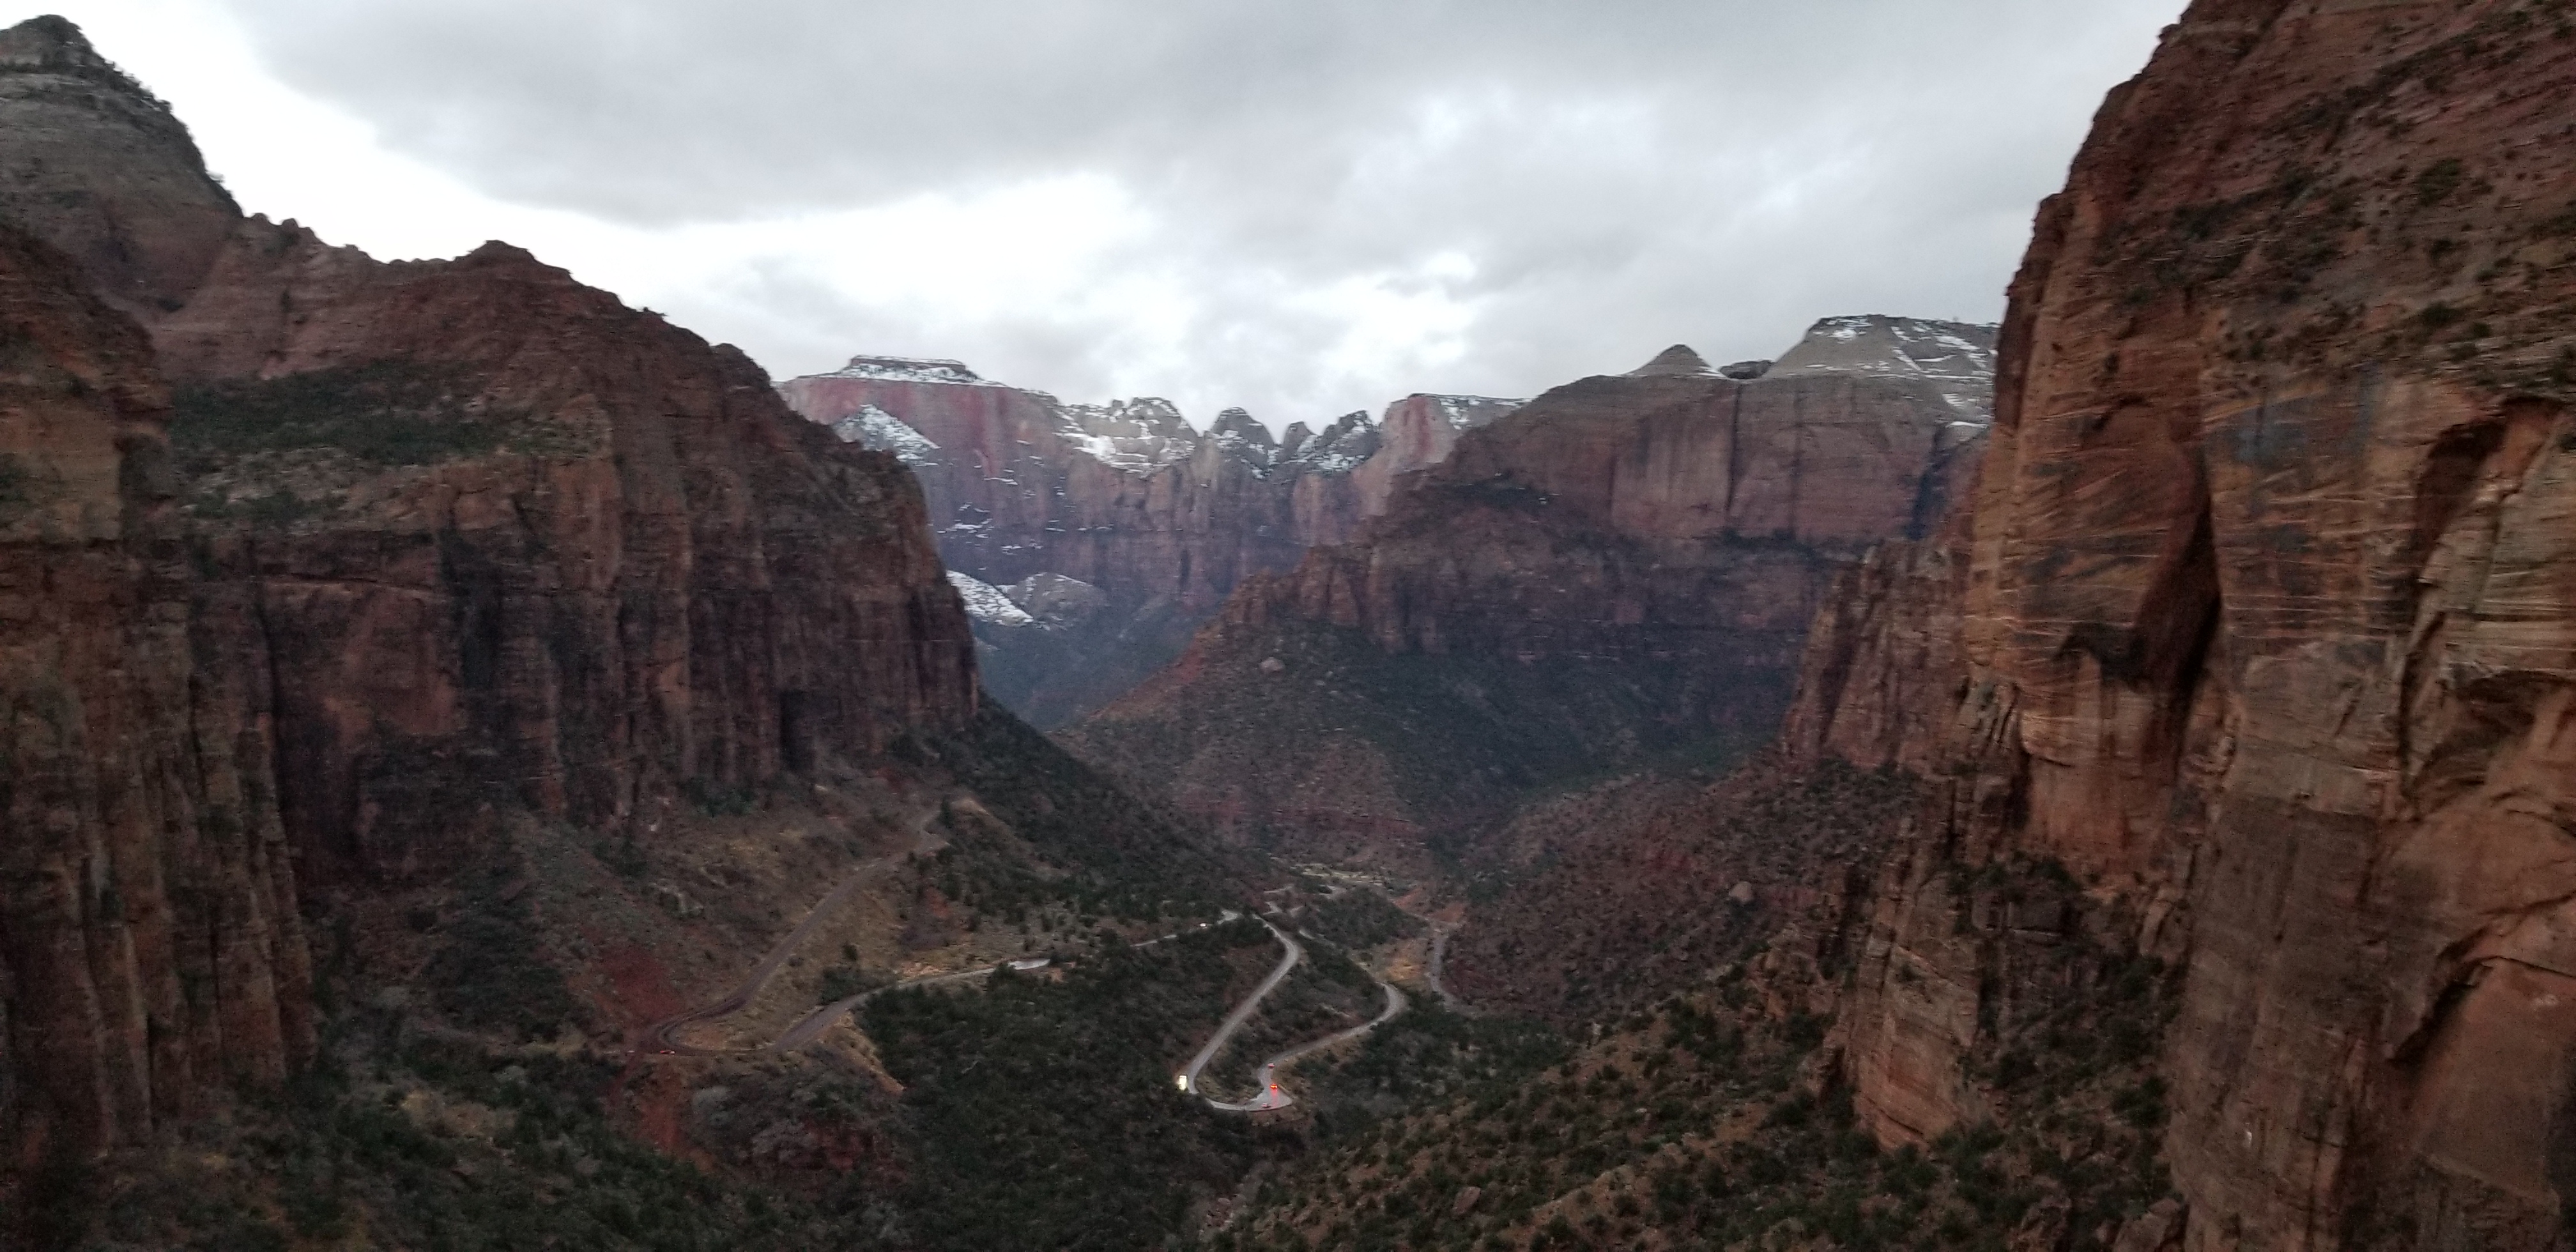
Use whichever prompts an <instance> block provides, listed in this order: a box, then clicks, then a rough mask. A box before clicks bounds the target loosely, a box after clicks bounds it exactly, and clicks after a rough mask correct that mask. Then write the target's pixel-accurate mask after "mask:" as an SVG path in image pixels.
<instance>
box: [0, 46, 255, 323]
mask: <svg viewBox="0 0 2576 1252" xmlns="http://www.w3.org/2000/svg"><path fill="white" fill-rule="evenodd" d="M0 170H6V171H8V178H7V179H6V180H5V181H0V218H6V219H7V220H9V221H12V222H16V223H18V224H20V225H22V226H24V227H26V228H27V229H29V230H31V231H33V232H34V233H35V234H36V235H37V236H38V237H39V238H42V239H44V240H46V241H48V242H50V243H52V244H53V245H54V246H55V247H57V248H60V249H62V250H63V251H64V252H67V253H69V254H71V256H72V257H73V258H74V259H76V260H78V261H79V262H80V263H81V264H82V266H83V267H84V268H85V269H87V271H88V272H89V276H90V280H91V282H92V283H93V284H94V285H95V287H96V289H97V290H98V292H99V294H100V295H101V296H103V297H104V298H105V299H106V300H107V301H108V302H109V303H110V304H113V305H115V306H116V307H118V308H120V309H123V310H125V311H126V312H128V313H132V314H135V315H137V316H140V317H146V318H149V317H152V316H156V315H158V314H160V313H162V312H165V311H167V310H169V309H172V308H176V307H178V305H179V304H180V303H181V302H183V301H185V300H186V299H187V297H188V294H189V293H190V292H192V291H194V290H195V289H196V285H197V280H198V279H199V277H200V276H202V275H203V274H204V273H205V272H206V267H207V266H209V265H212V264H213V263H214V259H215V254H216V253H217V252H218V251H220V250H221V249H222V247H223V243H224V239H225V237H226V236H227V235H229V234H231V232H232V227H233V223H234V221H235V220H237V219H239V218H240V217H241V210H240V209H239V208H237V207H235V206H234V204H233V200H232V197H231V196H230V195H227V194H226V193H225V192H224V189H223V188H222V187H220V186H218V185H216V183H215V182H214V180H213V179H210V178H208V177H207V176H206V166H205V162H204V161H203V160H201V159H200V158H199V157H198V155H197V149H196V146H195V145H194V144H193V143H191V142H189V139H188V131H187V128H186V127H185V126H182V125H180V123H179V119H178V118H177V117H175V116H173V115H172V114H171V112H170V109H169V107H168V106H166V105H164V104H162V103H161V102H160V101H159V100H156V99H154V98H153V97H152V94H151V93H150V92H147V91H145V90H144V89H143V88H142V87H141V86H139V85H137V84H136V83H135V81H134V80H133V79H131V78H128V77H126V76H125V74H124V72H123V71H121V70H119V69H117V68H116V66H115V65H113V64H111V63H110V62H109V61H108V60H107V58H105V57H102V56H100V55H99V54H98V52H97V51H96V50H95V49H93V48H91V47H90V46H89V41H88V40H86V39H83V38H82V37H81V34H80V32H79V30H78V29H76V28H75V27H73V26H72V24H71V23H69V22H66V21H64V20H63V19H61V18H59V17H40V18H35V19H33V20H31V21H26V22H21V23H19V24H18V25H16V26H12V27H10V28H8V29H7V30H5V31H0Z"/></svg>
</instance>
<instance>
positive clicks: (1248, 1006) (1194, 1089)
mask: <svg viewBox="0 0 2576 1252" xmlns="http://www.w3.org/2000/svg"><path fill="white" fill-rule="evenodd" d="M1253 920H1255V921H1258V922H1260V923H1261V924H1262V925H1264V926H1268V927H1269V928H1270V933H1271V934H1272V935H1274V936H1276V937H1277V938H1278V940H1279V946H1281V947H1283V948H1286V949H1287V952H1286V953H1285V954H1283V955H1282V956H1281V957H1280V958H1279V965H1278V967H1277V968H1275V969H1273V970H1271V971H1270V976H1269V977H1267V978H1264V979H1262V980H1261V985H1260V986H1258V987H1255V988H1253V989H1252V994H1251V995H1248V996H1245V997H1244V998H1243V1003H1241V1004H1238V1005H1236V1006H1234V1011H1233V1012H1231V1013H1228V1014H1226V1015H1225V1021H1224V1022H1223V1023H1222V1024H1220V1025H1219V1026H1218V1027H1217V1028H1216V1033H1215V1034H1213V1035H1210V1036H1208V1041H1207V1046H1206V1047H1204V1048H1201V1049H1199V1054H1198V1055H1197V1056H1194V1057H1191V1058H1190V1063H1189V1064H1188V1065H1187V1066H1186V1067H1184V1068H1183V1069H1182V1070H1181V1072H1180V1074H1179V1075H1178V1079H1179V1082H1180V1087H1181V1090H1183V1091H1186V1092H1188V1093H1189V1094H1191V1095H1198V1094H1199V1071H1200V1070H1203V1069H1206V1068H1207V1064H1208V1062H1210V1061H1213V1060H1215V1059H1216V1054H1217V1052H1218V1051H1219V1050H1221V1049H1223V1048H1224V1047H1225V1044H1226V1041H1227V1040H1229V1039H1232V1038H1234V1032H1236V1031H1238V1030H1241V1029H1243V1024H1244V1023H1245V1022H1248V1021H1250V1020H1252V1014H1253V1013H1254V1012H1255V1011H1256V1010H1258V1009H1259V1008H1260V1007H1261V1001H1262V999H1263V997H1266V996H1268V995H1269V994H1270V993H1271V992H1272V991H1273V990H1275V989H1277V987H1278V986H1279V984H1280V983H1281V982H1282V981H1285V980H1286V979H1287V977H1288V972H1289V971H1290V970H1293V969H1295V968H1297V962H1299V961H1302V960H1305V959H1306V949H1304V948H1302V947H1299V946H1298V945H1297V941H1296V940H1294V939H1291V938H1289V937H1288V932H1287V931H1284V930H1281V929H1279V928H1278V927H1277V926H1272V925H1271V924H1270V919H1269V918H1266V917H1255V918H1254V919H1253ZM1209 1103H1211V1104H1213V1103H1215V1101H1213V1100H1211V1101H1209Z"/></svg>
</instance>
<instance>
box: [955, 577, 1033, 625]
mask: <svg viewBox="0 0 2576 1252" xmlns="http://www.w3.org/2000/svg"><path fill="white" fill-rule="evenodd" d="M948 585H949V586H951V587H955V588H956V589H957V594H958V595H959V596H960V597H963V598H964V599H965V601H966V616H968V617H971V618H974V619H975V620H976V621H979V622H984V623H986V624H988V625H993V626H1028V625H1033V624H1035V623H1036V621H1037V619H1036V618H1034V617H1031V616H1029V614H1028V610H1026V609H1023V608H1021V607H1020V606H1018V605H1016V604H1013V603H1011V598H1010V597H1009V596H1006V595H1003V594H1002V590H1001V588H999V587H996V586H994V585H993V584H991V583H988V582H985V581H983V580H982V579H979V578H976V577H974V576H973V575H970V574H960V573H958V572H957V571H955V570H950V571H948Z"/></svg>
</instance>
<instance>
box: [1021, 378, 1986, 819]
mask: <svg viewBox="0 0 2576 1252" xmlns="http://www.w3.org/2000/svg"><path fill="white" fill-rule="evenodd" d="M1982 430H1983V426H1982V425H1981V424H1980V423H1979V422H1977V421H1976V420H1974V419H1973V418H1972V417H1970V416H1969V415H1967V414H1963V413H1962V412H1961V411H1960V410H1959V409H1957V408H1955V407H1953V406H1952V404H1951V403H1950V402H1949V400H1948V399H1947V398H1946V397H1945V396H1944V395H1943V394H1942V393H1941V392H1940V391H1939V389H1938V388H1937V387H1935V386H1934V385H1933V384H1931V383H1930V382H1928V381H1926V380H1922V379H1908V378H1896V377H1887V376H1872V375H1868V374H1860V373H1841V374H1828V373H1816V374H1811V375H1792V376H1783V377H1778V378H1758V379H1753V380H1749V381H1748V380H1742V379H1737V378H1730V377H1726V376H1723V375H1721V374H1719V373H1717V372H1714V371H1711V370H1708V369H1707V368H1705V366H1704V365H1703V364H1702V363H1701V362H1700V360H1699V358H1698V357H1697V356H1696V355H1695V354H1692V353H1690V352H1689V350H1688V349H1676V350H1674V351H1673V352H1668V353H1666V354H1665V355H1663V356H1661V357H1658V358H1657V360H1656V361H1655V362H1654V363H1652V364H1650V365H1649V366H1648V367H1647V368H1645V369H1642V370H1639V371H1637V372H1635V373H1632V374H1628V375H1621V376H1615V377H1595V378H1588V379H1584V380H1582V381H1579V382H1576V383H1572V384H1568V385H1567V386H1564V387H1559V388H1556V389H1555V390H1552V391H1550V392H1548V393H1547V394H1546V395H1544V396H1541V397H1540V398H1539V399H1537V400H1534V401H1532V402H1530V404H1528V405H1527V406H1526V407H1524V408H1522V409H1520V410H1518V411H1516V412H1514V413H1512V414H1510V415H1509V416H1507V417H1504V418H1502V419H1501V420H1499V421H1496V422H1493V423H1491V424H1489V425H1487V426H1484V427H1482V428H1480V429H1475V430H1471V431H1469V432H1467V433H1466V434H1465V435H1463V436H1461V437H1460V438H1459V439H1458V441H1457V443H1456V446H1455V449H1454V451H1453V452H1452V453H1451V454H1450V455H1449V456H1448V458H1447V459H1445V460H1444V461H1442V462H1441V463H1439V464H1438V465H1436V466H1434V467H1432V468H1430V469H1427V470H1424V471H1421V472H1419V473H1416V474H1413V475H1411V476H1410V477H1409V478H1408V479H1407V480H1406V481H1405V484H1404V485H1403V486H1402V487H1401V488H1400V489H1399V490H1397V491H1396V492H1395V493H1394V495H1393V497H1392V499H1391V500H1390V502H1389V505H1388V509H1387V512H1386V513H1385V514H1384V515H1383V516H1380V517H1377V518H1375V519H1372V520H1370V521H1369V522H1367V523H1364V524H1363V526H1362V529H1361V532H1360V535H1359V537H1358V538H1357V539H1356V540H1355V541H1353V542H1352V543H1349V544H1346V545H1341V546H1328V547H1322V548H1318V549H1316V550H1315V551H1313V552H1311V553H1309V554H1308V555H1307V557H1306V558H1305V560H1304V561H1302V562H1300V563H1299V564H1298V566H1297V567H1296V569H1295V570H1293V571H1291V572H1288V573H1283V574H1277V575H1265V576H1262V577H1258V578H1254V579H1251V580H1249V581H1247V582H1246V583H1245V584H1244V585H1243V586H1242V587H1241V588H1239V589H1238V590H1237V591H1236V593H1235V595H1234V596H1233V598H1232V599H1231V600H1229V601H1228V603H1227V606H1226V608H1225V610H1224V613H1223V614H1222V616H1221V617H1220V619H1219V621H1218V622H1217V623H1216V624H1215V625H1213V626H1211V627H1210V628H1209V629H1208V630H1207V631H1205V632H1203V633H1202V634H1201V636H1200V637H1199V639H1198V640H1197V641H1195V642H1194V643H1193V644H1192V646H1191V649H1190V651H1189V653H1188V654H1186V655H1185V656H1184V657H1183V658H1182V659H1181V660H1180V661H1179V662H1178V663H1176V664H1175V665H1174V666H1173V667H1171V668H1170V669H1168V670H1166V671H1165V672H1163V673H1162V674H1160V675H1157V676H1156V677H1155V678H1154V679H1153V680H1152V681H1150V682H1148V683H1146V684H1145V685H1143V686H1141V687H1139V688H1138V689H1137V690H1135V691H1134V692H1132V693H1130V694H1129V695H1127V696H1125V697H1123V698H1121V699H1120V700H1119V701H1117V702H1116V703H1114V704H1112V705H1110V706H1109V707H1107V708H1105V709H1103V710H1102V711H1101V712H1100V713H1098V714H1096V715H1095V716H1093V717H1091V718H1090V719H1088V720H1086V721H1085V722H1083V723H1082V724H1081V725H1080V726H1078V727H1077V728H1075V729H1074V730H1072V731H1070V732H1068V739H1069V741H1070V742H1073V743H1075V744H1076V745H1077V747H1078V749H1079V750H1081V751H1083V752H1085V753H1088V754H1090V755H1092V756H1093V757H1094V758H1095V759H1098V760H1100V761H1103V762H1105V763H1108V764H1110V765H1111V766H1113V767H1114V768H1116V769H1118V770H1120V771H1122V772H1123V773H1125V774H1126V775H1127V776H1128V777H1130V778H1132V779H1134V780H1136V781H1137V782H1138V783H1139V784H1140V785H1146V786H1153V787H1159V788H1161V789H1163V790H1164V791H1166V793H1167V794H1169V795H1171V796H1172V797H1173V798H1174V799H1175V800H1176V801H1177V802H1179V803H1180V804H1181V805H1182V806H1183V807H1184V808H1186V809H1189V810H1192V811H1195V812H1198V813H1200V814H1202V815H1204V816H1207V817H1209V818H1211V819H1212V820H1214V821H1216V822H1217V823H1218V825H1219V826H1220V828H1222V829H1225V830H1227V831H1229V832H1230V833H1232V834H1233V835H1234V836H1235V837H1237V838H1241V839H1244V840H1246V841H1248V842H1254V843H1277V844H1279V845H1280V846H1283V847H1288V848H1291V849H1293V850H1295V851H1297V852H1299V853H1300V854H1304V855H1316V856H1362V857H1388V858H1393V859H1394V861H1395V862H1397V863H1407V862H1408V860H1409V859H1411V860H1418V858H1419V856H1420V855H1421V854H1422V852H1423V850H1424V847H1425V844H1426V842H1427V841H1433V840H1437V839H1440V838H1444V837H1449V836H1458V835H1461V834H1462V833H1463V832H1465V831H1467V830H1471V829H1478V828H1483V827H1487V826H1490V825H1492V824H1494V823H1496V822H1498V821H1500V820H1501V818H1502V817H1503V815H1504V814H1505V813H1506V812H1507V811H1508V810H1509V808H1510V806H1511V805H1513V804H1514V803H1517V801H1518V799H1519V797H1522V796H1524V795H1526V794H1528V793H1529V792H1530V791H1531V790H1532V789H1533V788H1538V787H1541V786H1544V785H1549V784H1550V782H1551V780H1558V781H1561V780H1562V779H1564V778H1567V777H1572V776H1577V775H1580V774H1583V773H1586V772H1590V771H1596V770H1602V769H1620V768H1633V767H1634V766H1635V765H1636V764H1638V763H1639V762H1642V761H1645V760H1647V759H1650V758H1654V757H1657V756H1658V755H1660V754H1665V753H1672V752H1681V753H1684V754H1685V755H1688V754H1693V753H1700V754H1704V753H1705V752H1708V751H1720V750H1721V749H1717V748H1713V747H1711V746H1710V745H1711V744H1712V742H1714V741H1723V742H1727V743H1736V744H1742V743H1749V742H1752V741H1755V740H1758V739H1760V738H1762V737H1764V736H1766V735H1768V734H1769V733H1770V731H1771V730H1772V728H1773V726H1774V725H1775V723H1776V719H1777V718H1778V717H1779V715H1780V712H1781V710H1782V708H1783V707H1784V706H1785V705H1786V703H1787V701H1788V697H1789V693H1790V688H1791V683H1792V680H1793V678H1794V676H1795V674H1796V672H1797V668H1798V662H1799V656H1800V647H1801V641H1802V639H1803V637H1804V634H1805V631H1806V627H1807V623H1808V621H1809V619H1810V618H1812V617H1813V616H1814V614H1815V611H1816V609H1817V607H1818V606H1819V604H1820V602H1821V599H1822V596H1823V594H1824V592H1825V591H1826V589H1827V587H1828V586H1829V585H1830V583H1831V582H1832V579H1833V577H1834V573H1835V571H1836V570H1837V569H1838V568H1839V567H1840V566H1841V565H1842V564H1844V563H1846V562H1848V561H1850V560H1852V559H1854V558H1856V557H1857V556H1858V555H1859V554H1860V553H1861V552H1862V551H1864V550H1865V549H1866V548H1867V547H1868V545H1870V544H1871V543H1873V542H1875V541H1877V540H1880V539H1885V538H1891V537H1899V536H1904V535H1908V534H1920V533H1922V532H1923V531H1924V530H1925V528H1927V527H1928V526H1930V525H1931V524H1933V522H1934V521H1935V520H1936V519H1937V518H1938V517H1939V516H1940V515H1941V513H1942V509H1943V507H1944V500H1945V497H1946V494H1947V492H1948V491H1949V490H1950V489H1951V484H1952V483H1953V482H1954V481H1955V480H1956V478H1957V476H1958V473H1959V468H1958V467H1959V466H1960V465H1961V464H1962V463H1963V462H1964V463H1969V464H1972V463H1973V460H1974V458H1975V456H1976V455H1977V452H1978V450H1979V448H1980V447H1981V446H1982V439H1981V434H1982ZM1453 851H1454V849H1453ZM1414 867H1415V868H1419V866H1418V865H1415V866H1414Z"/></svg>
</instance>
